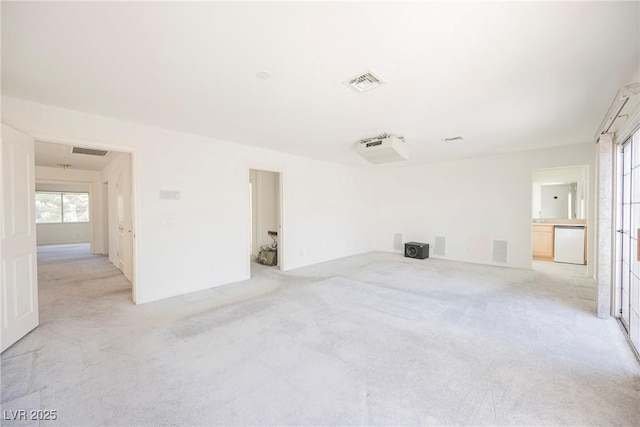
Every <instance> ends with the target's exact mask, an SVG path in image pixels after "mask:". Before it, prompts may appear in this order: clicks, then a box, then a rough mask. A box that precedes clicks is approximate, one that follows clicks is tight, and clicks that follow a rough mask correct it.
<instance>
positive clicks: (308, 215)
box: [2, 97, 595, 303]
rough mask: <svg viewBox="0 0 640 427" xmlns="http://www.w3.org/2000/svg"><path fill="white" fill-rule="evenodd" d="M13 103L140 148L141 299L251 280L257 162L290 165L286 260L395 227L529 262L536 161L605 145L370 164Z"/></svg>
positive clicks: (58, 132) (47, 129) (584, 158)
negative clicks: (164, 196)
mask: <svg viewBox="0 0 640 427" xmlns="http://www.w3.org/2000/svg"><path fill="white" fill-rule="evenodd" d="M2 113H3V121H4V122H5V123H6V124H8V125H9V126H13V127H15V128H17V129H19V130H22V131H23V132H26V133H27V134H30V135H32V136H35V137H37V138H39V139H42V140H49V141H67V142H82V143H83V144H84V145H85V146H87V145H88V146H100V147H103V148H107V149H115V150H118V151H133V158H132V162H133V171H134V173H133V177H134V183H133V193H134V195H135V230H136V236H137V244H136V246H135V247H136V252H135V254H134V257H135V259H136V285H137V286H136V291H135V292H136V293H137V297H136V301H137V302H138V303H142V302H147V301H153V300H157V299H161V298H166V297H169V296H173V295H178V294H183V293H187V292H192V291H196V290H200V289H205V288H209V287H212V286H218V285H222V284H226V283H231V282H236V281H240V280H245V279H247V278H249V276H250V271H249V265H250V264H249V258H250V247H249V246H250V245H249V244H248V243H249V223H250V220H249V218H250V212H249V194H248V191H247V182H248V181H249V170H250V169H260V170H269V171H279V172H281V178H282V189H283V193H282V199H283V201H282V203H283V210H282V221H283V229H282V230H281V231H282V232H281V235H280V236H279V237H280V249H281V251H284V265H283V266H282V268H283V269H284V270H289V269H292V268H297V267H302V266H305V265H311V264H315V263H318V262H322V261H326V260H330V259H335V258H340V257H344V256H348V255H353V254H357V253H362V252H366V251H369V250H374V249H378V250H385V251H393V250H394V249H393V236H394V233H403V236H404V241H409V240H416V241H425V242H427V243H433V238H434V236H445V237H446V238H447V249H448V252H447V255H446V258H449V259H455V260H461V261H469V262H477V263H487V264H492V261H491V254H492V247H491V243H492V240H494V239H500V240H507V241H508V247H509V249H508V262H507V263H506V265H507V266H511V267H523V268H529V267H530V266H531V209H532V171H533V170H534V169H542V168H552V167H563V166H575V165H589V166H593V162H594V154H595V151H594V150H595V147H594V145H593V144H584V145H577V146H569V147H560V148H555V149H548V150H537V151H529V152H519V153H512V154H506V155H500V156H493V157H485V158H475V159H466V160H460V161H455V162H448V163H441V164H433V165H425V166H415V167H407V168H391V169H388V168H387V169H385V168H375V167H374V168H367V169H359V168H353V167H348V166H343V165H337V164H332V163H326V162H321V161H316V160H311V159H306V158H302V157H297V156H293V155H288V154H283V153H278V152H274V151H270V150H265V149H259V148H254V147H249V146H243V145H239V144H234V143H230V142H224V141H219V140H214V139H210V138H204V137H199V136H195V135H189V134H184V133H178V132H172V131H167V130H163V129H159V128H155V127H150V126H145V125H140V124H135V123H130V122H124V121H119V120H114V119H108V118H104V117H98V116H92V115H88V114H84V113H78V112H73V111H70V110H65V109H61V108H56V107H51V106H45V105H41V104H35V103H31V102H27V101H22V100H17V99H13V98H7V97H5V98H3V109H2ZM95 141H101V142H100V143H98V144H96V143H95ZM92 142H93V143H92ZM593 169H594V168H593V167H591V168H590V178H589V179H590V185H589V188H590V192H592V189H593V188H594V185H593ZM159 190H176V191H180V192H181V197H180V200H160V198H159V194H158V192H159ZM593 199H594V198H593V196H592V195H590V196H589V200H593ZM589 209H590V211H589V212H592V210H591V206H590V207H589ZM93 212H94V213H95V212H96V209H93ZM589 217H590V218H593V216H592V215H591V214H589ZM591 224H592V219H591V220H590V221H589V224H588V225H589V227H588V230H589V238H588V239H589V248H592V247H593V244H592V243H593V237H592V229H593V227H591V226H590V225H591ZM592 255H593V251H591V250H590V251H589V263H590V264H591V261H592Z"/></svg>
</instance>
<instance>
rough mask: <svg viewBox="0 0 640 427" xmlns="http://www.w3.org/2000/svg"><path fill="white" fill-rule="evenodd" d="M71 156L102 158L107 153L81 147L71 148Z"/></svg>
mask: <svg viewBox="0 0 640 427" xmlns="http://www.w3.org/2000/svg"><path fill="white" fill-rule="evenodd" d="M71 152H72V153H73V154H87V155H89V156H100V157H104V156H106V155H107V154H109V152H108V151H104V150H94V149H93V148H81V147H73V150H71Z"/></svg>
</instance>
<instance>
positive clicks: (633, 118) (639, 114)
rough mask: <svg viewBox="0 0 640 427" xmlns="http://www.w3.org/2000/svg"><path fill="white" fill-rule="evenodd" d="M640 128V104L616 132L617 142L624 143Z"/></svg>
mask: <svg viewBox="0 0 640 427" xmlns="http://www.w3.org/2000/svg"><path fill="white" fill-rule="evenodd" d="M638 129H640V105H638V106H637V107H636V109H635V110H634V111H633V113H631V114H630V115H629V118H628V119H627V121H626V122H624V125H622V127H621V128H620V129H619V130H618V131H617V132H616V134H615V135H616V143H617V144H623V143H624V142H625V141H626V140H627V139H629V138H630V137H632V136H633V134H634V133H636V131H637V130H638Z"/></svg>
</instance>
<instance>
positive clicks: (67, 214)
mask: <svg viewBox="0 0 640 427" xmlns="http://www.w3.org/2000/svg"><path fill="white" fill-rule="evenodd" d="M63 222H89V193H66V192H51V191H36V224H55V223H63Z"/></svg>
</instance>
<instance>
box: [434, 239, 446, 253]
mask: <svg viewBox="0 0 640 427" xmlns="http://www.w3.org/2000/svg"><path fill="white" fill-rule="evenodd" d="M433 254H434V255H442V256H445V255H447V239H446V238H445V237H444V236H436V244H435V247H434V248H433Z"/></svg>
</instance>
